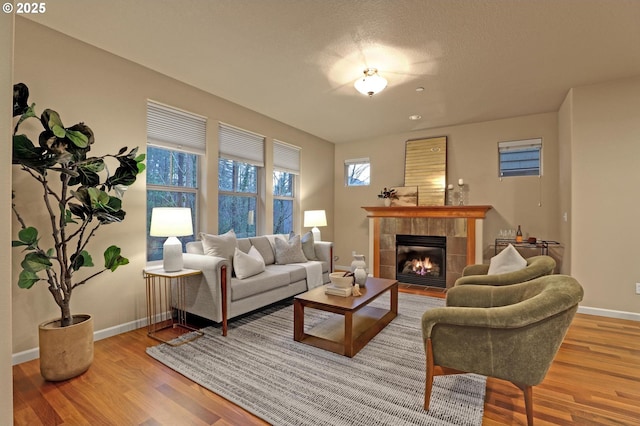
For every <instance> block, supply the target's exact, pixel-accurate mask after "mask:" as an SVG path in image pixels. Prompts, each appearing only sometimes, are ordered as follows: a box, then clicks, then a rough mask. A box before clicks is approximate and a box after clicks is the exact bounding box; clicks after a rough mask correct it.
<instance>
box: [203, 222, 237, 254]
mask: <svg viewBox="0 0 640 426" xmlns="http://www.w3.org/2000/svg"><path fill="white" fill-rule="evenodd" d="M200 239H201V240H202V249H203V251H204V254H206V255H208V256H218V257H224V258H225V259H227V260H229V262H231V261H233V253H234V251H235V249H236V234H235V232H233V229H231V230H229V231H228V232H227V233H225V234H222V235H212V234H205V233H204V232H201V233H200Z"/></svg>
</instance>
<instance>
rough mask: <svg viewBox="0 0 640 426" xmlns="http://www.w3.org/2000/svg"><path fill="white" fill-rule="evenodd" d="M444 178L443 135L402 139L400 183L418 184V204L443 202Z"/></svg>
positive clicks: (445, 149)
mask: <svg viewBox="0 0 640 426" xmlns="http://www.w3.org/2000/svg"><path fill="white" fill-rule="evenodd" d="M446 180H447V137H446V136H440V137H435V138H428V139H416V140H409V141H407V142H406V146H405V160H404V185H405V186H417V187H418V205H419V206H443V205H444V203H445V189H446V186H445V184H446Z"/></svg>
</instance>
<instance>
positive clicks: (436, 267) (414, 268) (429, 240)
mask: <svg viewBox="0 0 640 426" xmlns="http://www.w3.org/2000/svg"><path fill="white" fill-rule="evenodd" d="M446 250H447V238H446V237H438V236H429V235H396V263H397V269H396V279H397V280H398V281H400V282H403V283H408V284H419V285H424V286H432V287H442V288H445V287H446V285H447V281H446V259H447V252H446Z"/></svg>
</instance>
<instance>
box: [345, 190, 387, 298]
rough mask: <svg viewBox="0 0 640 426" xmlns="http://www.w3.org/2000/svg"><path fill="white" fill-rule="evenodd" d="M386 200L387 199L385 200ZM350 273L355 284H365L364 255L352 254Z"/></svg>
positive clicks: (365, 263)
mask: <svg viewBox="0 0 640 426" xmlns="http://www.w3.org/2000/svg"><path fill="white" fill-rule="evenodd" d="M385 200H387V198H385ZM351 272H352V273H353V276H354V279H355V282H356V284H360V286H361V287H362V286H364V284H365V283H366V282H367V275H368V274H367V262H365V260H364V254H354V255H353V261H352V262H351Z"/></svg>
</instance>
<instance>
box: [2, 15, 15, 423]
mask: <svg viewBox="0 0 640 426" xmlns="http://www.w3.org/2000/svg"><path fill="white" fill-rule="evenodd" d="M13 17H14V15H13V14H8V13H3V14H1V15H0V57H1V58H5V60H3V61H0V99H2V100H3V102H2V103H0V135H2V138H1V139H0V140H2V143H0V161H2V165H0V223H1V224H2V225H0V241H2V242H3V243H4V244H5V247H9V241H11V146H12V145H11V143H10V142H9V141H10V140H11V134H12V133H13V131H12V127H13V126H12V123H13V121H12V119H11V115H12V114H11V107H10V106H9V102H8V101H9V99H12V98H13V76H12V68H13V61H12V60H6V58H13V27H14V18H13ZM0 282H2V283H3V285H1V286H0V336H2V339H0V383H3V385H2V386H0V413H2V414H0V425H12V424H13V386H12V384H11V383H13V380H12V368H11V353H12V351H11V335H12V327H11V290H12V289H13V286H11V285H9V284H8V283H10V282H11V254H9V255H8V256H7V255H4V256H0Z"/></svg>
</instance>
